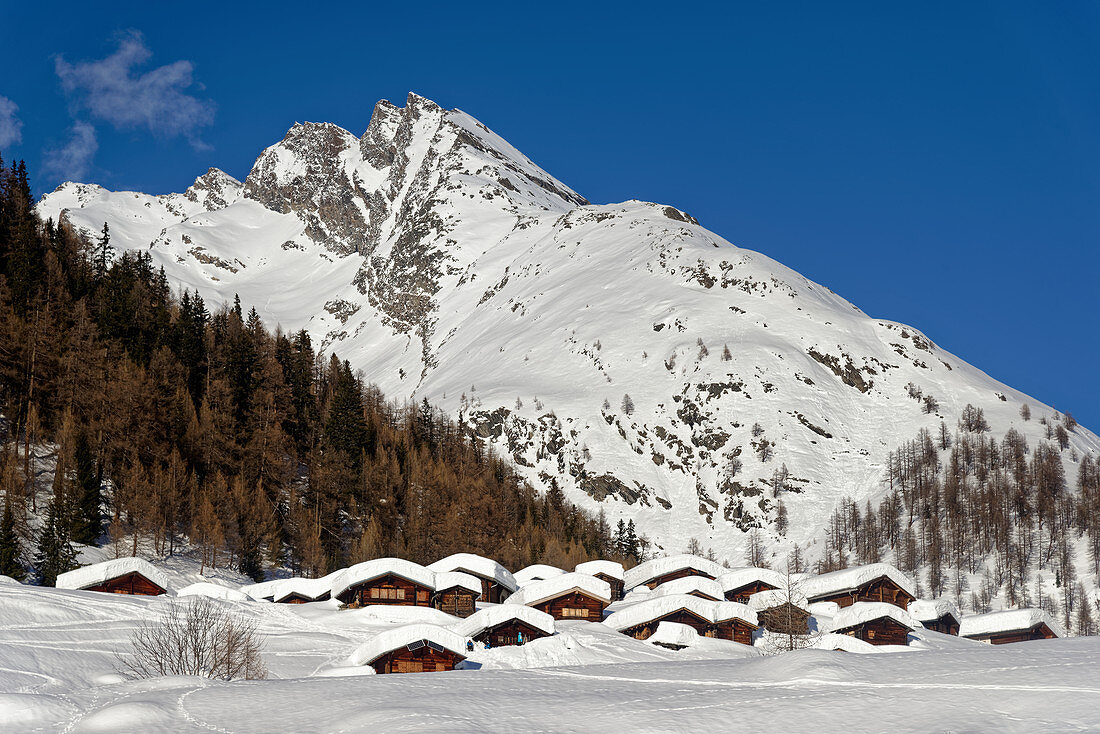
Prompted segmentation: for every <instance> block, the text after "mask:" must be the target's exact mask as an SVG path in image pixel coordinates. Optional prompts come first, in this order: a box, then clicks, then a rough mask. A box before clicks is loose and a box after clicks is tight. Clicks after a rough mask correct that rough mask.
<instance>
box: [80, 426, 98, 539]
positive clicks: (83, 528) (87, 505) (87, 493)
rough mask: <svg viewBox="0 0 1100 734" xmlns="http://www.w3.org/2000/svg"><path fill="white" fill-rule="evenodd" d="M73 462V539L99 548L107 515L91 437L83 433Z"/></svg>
mask: <svg viewBox="0 0 1100 734" xmlns="http://www.w3.org/2000/svg"><path fill="white" fill-rule="evenodd" d="M73 461H74V463H75V464H76V467H75V469H76V484H75V486H74V490H75V493H76V502H75V505H76V506H75V507H74V516H73V540H74V541H76V542H77V543H83V544H85V545H95V544H96V543H97V542H98V541H99V536H100V535H101V534H102V533H103V516H102V514H101V509H100V506H101V504H102V497H101V495H100V490H99V473H98V471H97V469H96V463H95V457H94V456H93V455H92V447H91V445H90V444H89V443H88V436H87V434H86V433H84V432H83V431H81V432H80V434H79V435H78V436H77V439H76V447H75V448H74V450H73Z"/></svg>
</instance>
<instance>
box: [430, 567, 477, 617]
mask: <svg viewBox="0 0 1100 734" xmlns="http://www.w3.org/2000/svg"><path fill="white" fill-rule="evenodd" d="M481 589H482V584H481V579H478V578H475V577H473V576H471V575H470V574H468V573H462V572H461V571H447V572H444V573H437V574H436V575H435V592H434V593H433V594H432V606H434V607H435V608H436V609H438V610H440V611H442V612H446V613H447V614H450V615H453V616H455V617H469V616H470V615H471V614H473V613H474V612H475V611H477V600H478V597H480V596H481Z"/></svg>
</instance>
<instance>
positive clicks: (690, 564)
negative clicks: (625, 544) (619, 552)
mask: <svg viewBox="0 0 1100 734" xmlns="http://www.w3.org/2000/svg"><path fill="white" fill-rule="evenodd" d="M685 568H693V569H695V570H696V571H701V572H702V573H705V574H706V575H707V576H710V577H711V578H718V577H719V576H721V575H722V574H723V573H724V572H725V570H726V569H724V568H722V566H721V565H719V564H717V563H715V562H714V561H708V560H707V559H706V558H702V557H700V556H693V555H691V554H690V553H681V554H679V555H674V556H662V557H661V558H654V559H653V560H651V561H646V562H645V563H640V564H638V565H637V566H635V567H634V568H631V569H629V570H627V572H626V573H625V574H623V581H624V582H625V584H626V588H627V589H633V588H634V587H635V586H640V585H642V584H645V583H648V582H650V581H652V580H653V579H655V578H657V577H658V576H664V575H665V574H670V573H674V572H676V571H680V570H683V569H685Z"/></svg>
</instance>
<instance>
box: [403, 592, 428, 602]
mask: <svg viewBox="0 0 1100 734" xmlns="http://www.w3.org/2000/svg"><path fill="white" fill-rule="evenodd" d="M404 593H405V592H404V590H401V594H402V596H400V597H398V598H399V599H403V598H405V597H404ZM416 600H417V601H422V602H427V601H428V592H426V591H424V590H423V589H420V590H418V591H417V592H416Z"/></svg>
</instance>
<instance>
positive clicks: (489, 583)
mask: <svg viewBox="0 0 1100 734" xmlns="http://www.w3.org/2000/svg"><path fill="white" fill-rule="evenodd" d="M428 568H429V569H430V570H432V571H434V572H436V573H446V572H449V571H459V572H461V573H468V574H470V575H471V576H473V577H474V578H477V579H480V581H481V596H480V598H479V601H484V602H490V603H492V604H500V603H501V602H503V601H504V600H505V599H507V598H508V597H509V596H510V595H511V594H512V593H513V592H515V590H516V589H518V588H519V585H518V584H517V583H516V579H515V577H514V576H513V575H512V574H511V572H510V571H509V570H508V569H506V568H505V567H504V566H502V565H500V564H499V563H497V562H496V561H494V560H492V559H491V558H485V557H484V556H479V555H475V554H473V553H454V554H452V555H449V556H447V557H446V558H441V559H439V560H438V561H436V562H435V563H432V564H429V565H428Z"/></svg>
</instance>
